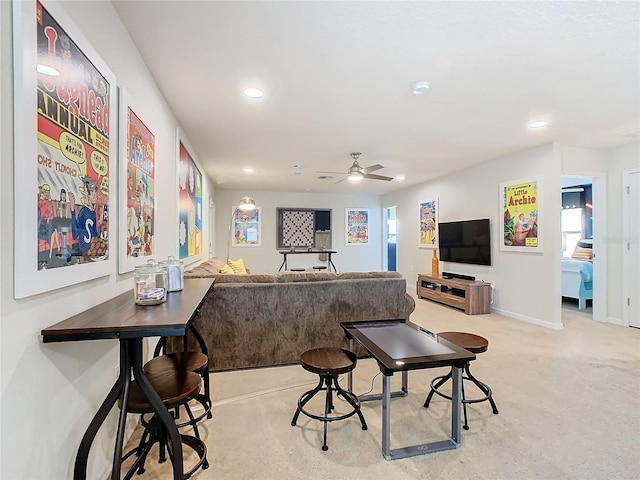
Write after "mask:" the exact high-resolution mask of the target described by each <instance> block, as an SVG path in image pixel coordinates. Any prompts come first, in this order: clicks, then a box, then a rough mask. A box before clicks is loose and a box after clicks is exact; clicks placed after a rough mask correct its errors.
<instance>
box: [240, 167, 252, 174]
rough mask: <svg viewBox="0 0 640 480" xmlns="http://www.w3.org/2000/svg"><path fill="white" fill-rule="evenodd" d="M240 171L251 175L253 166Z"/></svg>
mask: <svg viewBox="0 0 640 480" xmlns="http://www.w3.org/2000/svg"><path fill="white" fill-rule="evenodd" d="M242 171H243V172H244V173H247V174H249V175H251V174H252V173H253V172H254V170H253V168H243V169H242Z"/></svg>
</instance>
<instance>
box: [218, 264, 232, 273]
mask: <svg viewBox="0 0 640 480" xmlns="http://www.w3.org/2000/svg"><path fill="white" fill-rule="evenodd" d="M220 273H224V274H225V275H234V274H235V272H234V271H233V268H231V267H230V266H229V265H223V266H222V267H220Z"/></svg>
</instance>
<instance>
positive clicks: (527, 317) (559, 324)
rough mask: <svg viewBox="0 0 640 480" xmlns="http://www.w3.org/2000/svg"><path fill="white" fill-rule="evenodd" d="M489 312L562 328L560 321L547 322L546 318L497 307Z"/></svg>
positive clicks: (539, 324) (544, 325)
mask: <svg viewBox="0 0 640 480" xmlns="http://www.w3.org/2000/svg"><path fill="white" fill-rule="evenodd" d="M491 313H497V314H499V315H504V316H505V317H511V318H515V319H516V320H520V321H522V322H526V323H531V324H533V325H537V326H539V327H544V328H548V329H550V330H562V329H563V328H564V325H562V324H561V323H551V322H547V321H546V320H540V319H539V318H534V317H529V316H527V315H521V314H519V313H514V312H508V311H506V310H501V309H499V308H492V309H491Z"/></svg>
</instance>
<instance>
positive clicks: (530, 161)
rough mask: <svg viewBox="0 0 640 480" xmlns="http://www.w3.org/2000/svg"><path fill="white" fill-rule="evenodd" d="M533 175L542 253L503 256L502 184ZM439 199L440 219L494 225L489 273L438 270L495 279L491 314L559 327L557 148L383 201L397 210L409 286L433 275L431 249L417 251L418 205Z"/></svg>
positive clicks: (444, 266) (401, 262) (472, 268)
mask: <svg viewBox="0 0 640 480" xmlns="http://www.w3.org/2000/svg"><path fill="white" fill-rule="evenodd" d="M427 168H428V167H427ZM530 176H540V177H541V178H542V199H541V225H540V228H541V230H540V233H541V236H542V240H543V242H544V253H542V254H532V253H515V252H501V251H500V250H499V239H500V238H501V237H502V233H501V232H500V228H501V223H500V218H501V217H500V216H501V215H502V212H501V209H500V183H501V182H505V181H511V180H519V179H522V178H525V177H530ZM434 198H437V199H438V202H439V220H440V221H455V220H469V219H475V218H489V219H490V220H491V238H492V240H491V241H492V265H491V266H490V267H487V266H478V265H463V264H455V263H447V262H441V265H440V270H441V271H448V272H455V273H463V274H467V275H473V276H475V277H476V278H477V279H479V280H485V281H488V280H491V281H493V282H494V286H495V289H494V296H493V305H492V309H493V310H494V311H496V312H498V313H504V314H506V315H509V316H512V317H514V318H518V319H521V320H524V321H527V322H530V323H534V324H537V325H543V326H545V327H548V328H553V329H560V328H562V323H561V320H560V301H561V298H560V293H559V292H560V269H559V268H558V265H559V264H560V242H561V238H560V232H559V228H558V225H559V224H560V212H559V209H558V208H555V206H556V205H560V199H561V194H560V152H559V148H558V147H557V146H556V145H554V144H549V145H544V146H542V147H538V148H534V149H530V150H527V151H524V152H520V153H518V154H514V155H510V156H508V157H505V158H502V159H499V160H495V161H492V162H488V163H485V164H482V165H479V166H477V167H474V168H470V169H467V170H465V171H463V172H458V173H455V174H452V175H448V176H445V177H441V178H438V179H435V180H433V181H430V182H427V183H424V184H421V185H418V186H415V187H411V188H408V189H405V190H401V191H399V192H394V193H390V194H388V195H385V196H384V197H383V201H382V204H383V205H384V206H387V205H396V206H397V210H396V214H397V219H398V224H397V228H398V237H397V249H398V271H399V272H400V273H402V274H403V275H404V277H405V278H407V283H408V285H410V286H412V285H413V284H414V283H415V281H416V280H417V275H418V273H429V272H430V271H431V255H432V252H431V250H427V249H419V248H418V238H419V233H418V232H419V223H418V219H419V215H418V205H419V204H420V203H421V202H424V201H427V200H432V199H434ZM556 247H557V248H556ZM556 292H557V293H556ZM540 299H544V301H540Z"/></svg>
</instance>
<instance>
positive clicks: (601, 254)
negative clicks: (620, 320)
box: [561, 172, 607, 322]
mask: <svg viewBox="0 0 640 480" xmlns="http://www.w3.org/2000/svg"><path fill="white" fill-rule="evenodd" d="M561 185H562V189H563V197H564V193H565V192H566V193H571V194H577V196H575V197H573V198H575V199H576V200H575V201H573V200H571V199H569V200H568V202H567V203H568V205H569V209H572V208H573V205H575V206H576V207H579V208H581V211H580V213H579V215H577V217H579V219H580V226H579V228H578V229H575V228H573V227H567V230H565V227H564V226H563V225H561V229H562V230H565V231H563V232H562V257H563V258H566V257H569V258H570V257H571V255H572V254H573V252H574V250H575V247H576V245H578V242H579V246H581V247H584V246H585V244H590V246H591V250H592V258H591V264H592V274H591V281H592V297H593V298H592V300H590V302H591V305H590V308H588V310H586V312H587V315H588V316H589V317H591V318H592V319H593V320H596V321H598V322H606V319H607V311H606V298H607V278H606V272H607V268H606V264H607V245H606V242H605V239H606V238H607V231H606V224H607V220H606V190H607V187H606V176H605V174H603V173H599V172H598V173H593V174H591V175H590V176H589V175H588V174H583V173H580V174H576V175H568V174H563V175H562V176H561ZM581 189H582V191H580V190H581ZM564 204H565V201H564V200H563V205H562V207H564ZM564 210H565V208H563V211H564ZM572 213H574V214H575V213H576V212H572ZM564 216H565V217H566V216H567V215H566V214H565V215H564ZM575 217H576V216H575V215H574V218H575ZM561 219H562V216H561ZM574 230H575V232H574ZM577 237H581V238H579V239H578V240H576V238H577ZM580 240H586V241H587V242H580ZM562 305H563V307H564V306H566V305H567V304H566V303H565V301H564V298H563V302H562ZM587 305H589V302H587ZM577 307H578V306H577V304H576V308H575V310H576V311H577V310H578V308H577Z"/></svg>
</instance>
